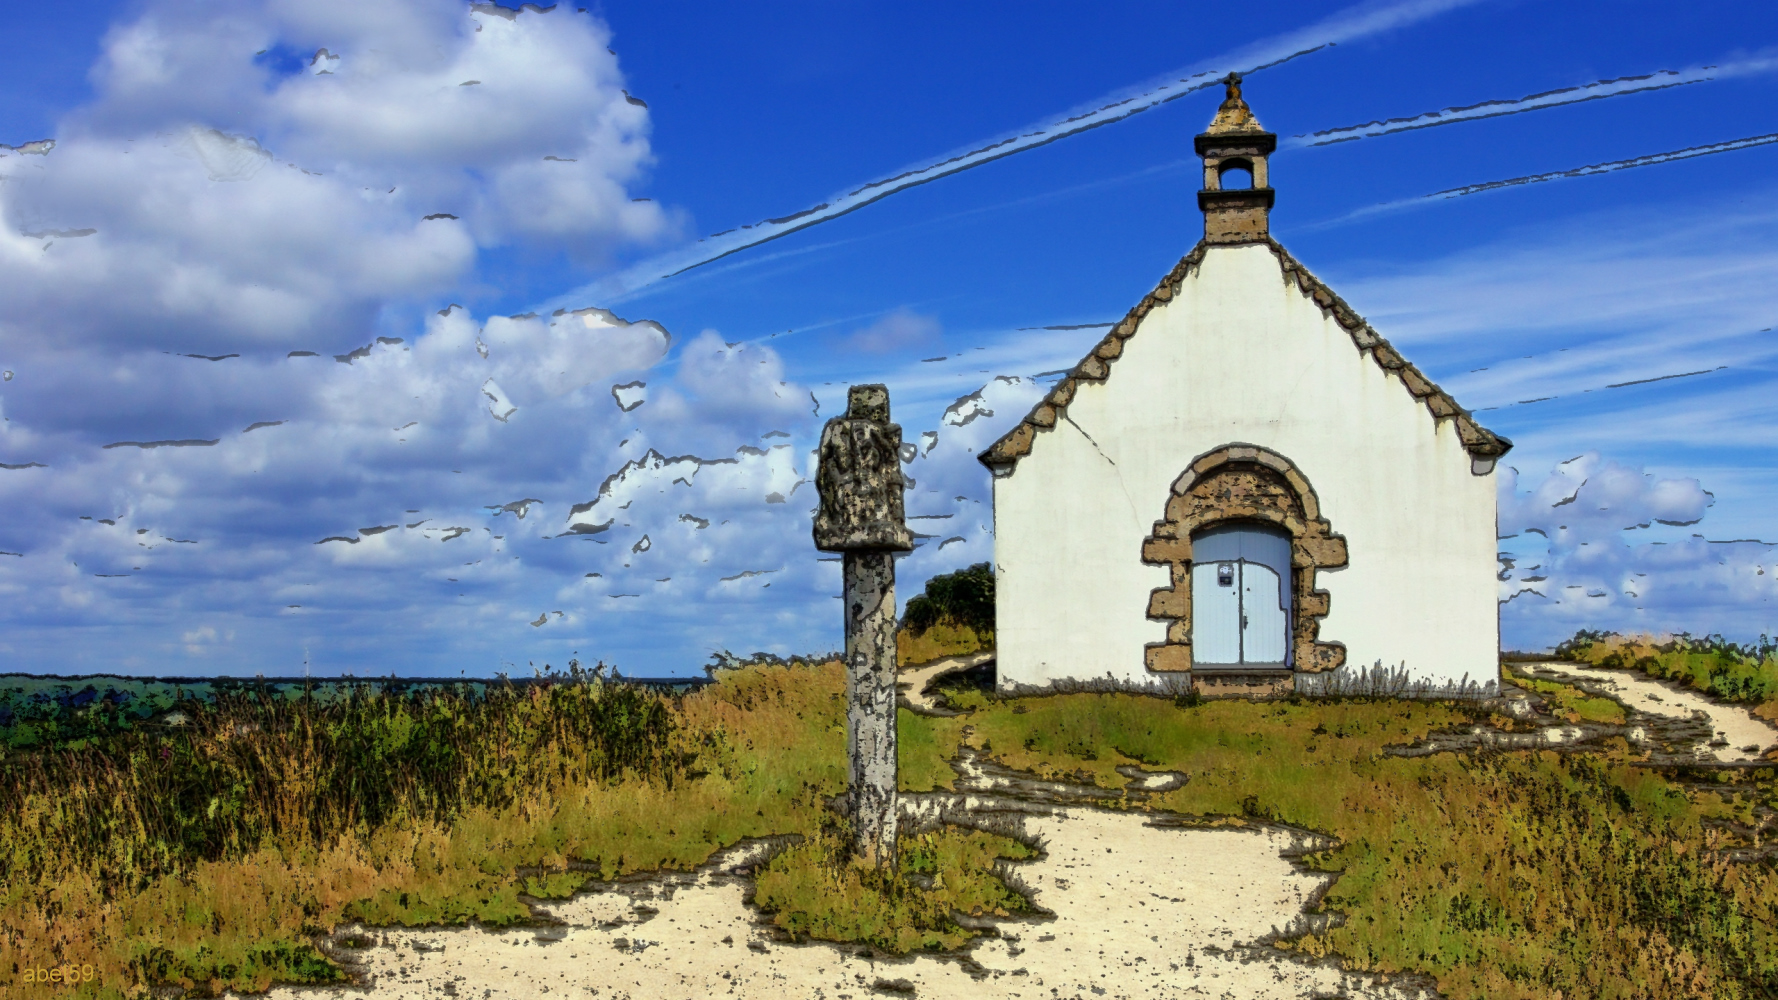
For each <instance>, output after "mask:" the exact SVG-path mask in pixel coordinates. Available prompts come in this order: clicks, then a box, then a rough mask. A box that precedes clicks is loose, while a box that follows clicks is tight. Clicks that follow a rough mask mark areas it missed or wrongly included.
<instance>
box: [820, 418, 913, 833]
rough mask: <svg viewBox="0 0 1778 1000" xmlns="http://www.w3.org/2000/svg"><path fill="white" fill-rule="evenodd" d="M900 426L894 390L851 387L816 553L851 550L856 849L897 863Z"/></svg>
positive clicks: (835, 429) (850, 727) (828, 441)
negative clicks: (892, 404) (892, 402)
mask: <svg viewBox="0 0 1778 1000" xmlns="http://www.w3.org/2000/svg"><path fill="white" fill-rule="evenodd" d="M905 485H906V480H905V479H904V478H903V476H902V474H901V428H900V427H898V426H896V425H895V424H892V423H890V422H889V390H888V388H887V387H885V386H882V385H859V386H853V387H852V390H851V393H850V396H849V398H848V405H847V408H846V413H845V415H844V416H839V417H835V418H833V419H832V420H829V421H828V422H827V426H826V427H825V428H823V429H822V431H821V453H820V462H819V466H818V468H817V470H816V473H815V486H816V488H817V489H818V490H819V491H820V494H821V508H820V510H819V511H817V513H816V515H815V532H814V534H815V547H816V548H818V549H821V550H822V551H824V552H840V553H844V570H845V577H846V579H845V593H844V598H845V600H844V604H845V616H846V735H847V753H848V755H849V757H850V764H851V783H850V786H849V787H848V789H847V801H848V803H849V805H850V809H849V811H850V813H851V816H850V819H851V821H852V834H853V844H852V849H853V852H854V853H855V854H856V855H857V856H858V857H860V858H863V859H864V860H865V861H867V862H869V863H870V864H873V865H876V866H878V867H893V865H894V863H895V818H896V817H895V812H896V804H895V765H896V747H895V557H894V553H896V552H906V551H908V550H910V549H912V548H913V547H914V541H913V536H912V535H911V534H909V532H908V529H907V522H906V520H905V518H904V517H903V507H902V490H903V489H904V488H905Z"/></svg>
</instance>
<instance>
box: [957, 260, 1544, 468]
mask: <svg viewBox="0 0 1778 1000" xmlns="http://www.w3.org/2000/svg"><path fill="white" fill-rule="evenodd" d="M1264 242H1265V244H1266V246H1268V247H1269V248H1270V249H1271V251H1272V254H1273V256H1275V257H1277V258H1278V264H1279V266H1280V268H1281V269H1282V271H1283V276H1284V281H1285V283H1286V284H1294V285H1296V286H1297V288H1298V289H1299V290H1300V291H1301V292H1302V293H1303V294H1304V295H1305V296H1307V297H1308V298H1310V299H1313V300H1314V302H1315V304H1316V305H1318V306H1320V307H1321V311H1322V312H1323V313H1324V314H1327V315H1330V316H1332V317H1333V320H1334V322H1336V323H1338V324H1340V327H1341V328H1342V329H1344V330H1345V331H1346V332H1347V333H1348V334H1349V335H1351V337H1352V343H1353V345H1354V346H1356V347H1357V348H1358V349H1359V351H1360V352H1361V353H1368V354H1369V355H1370V356H1371V360H1373V361H1375V362H1376V364H1377V367H1379V368H1382V369H1383V370H1384V371H1385V372H1392V373H1394V374H1395V375H1396V376H1398V377H1399V378H1400V379H1401V382H1402V385H1403V387H1404V388H1406V389H1407V391H1408V393H1409V394H1410V395H1412V396H1413V397H1414V398H1416V399H1418V400H1420V401H1421V402H1422V403H1423V404H1425V406H1426V408H1427V409H1428V410H1429V411H1430V412H1431V413H1432V416H1433V418H1434V420H1435V421H1436V420H1447V419H1450V420H1456V421H1457V436H1458V439H1459V440H1461V441H1462V442H1463V447H1464V449H1465V450H1467V451H1468V452H1469V453H1470V455H1471V456H1473V457H1475V458H1481V459H1497V458H1499V457H1500V456H1502V455H1504V454H1506V453H1507V451H1508V450H1509V449H1511V448H1512V442H1511V441H1509V440H1507V439H1506V438H1503V437H1501V436H1500V435H1498V434H1495V433H1494V432H1493V431H1490V430H1488V429H1487V428H1486V427H1483V426H1482V425H1481V424H1478V423H1476V421H1475V418H1474V417H1473V416H1471V415H1470V412H1469V411H1468V410H1465V409H1464V408H1463V407H1461V406H1459V405H1457V401H1456V400H1455V399H1452V398H1451V395H1450V394H1449V393H1447V392H1445V391H1444V390H1443V389H1440V388H1439V387H1438V386H1437V385H1436V384H1435V383H1433V382H1432V380H1430V379H1428V378H1427V377H1426V376H1424V375H1422V374H1421V373H1420V370H1419V369H1418V368H1415V367H1414V366H1413V365H1411V364H1409V363H1408V362H1407V360H1406V359H1405V358H1403V357H1402V356H1401V354H1400V353H1399V352H1397V351H1396V350H1395V348H1394V347H1391V346H1390V344H1389V341H1387V340H1385V339H1384V338H1383V336H1382V335H1381V334H1379V333H1377V331H1376V330H1373V329H1372V328H1371V325H1370V324H1369V323H1366V322H1365V321H1364V318H1363V317H1361V316H1359V315H1358V313H1356V312H1354V311H1353V310H1352V307H1351V306H1348V305H1347V304H1346V302H1345V300H1344V299H1342V298H1340V297H1339V296H1338V295H1336V294H1334V291H1333V289H1331V288H1328V287H1327V285H1326V284H1324V283H1323V282H1322V281H1321V279H1319V278H1317V277H1315V276H1314V275H1313V274H1311V273H1310V272H1309V269H1308V268H1306V267H1304V266H1303V265H1302V264H1301V263H1299V262H1298V261H1297V260H1296V258H1294V257H1292V256H1291V255H1290V252H1289V251H1287V250H1285V249H1284V247H1283V245H1281V244H1280V243H1279V242H1278V241H1277V240H1275V239H1273V238H1271V237H1270V236H1267V237H1265V239H1264ZM1213 245H1216V246H1221V245H1224V244H1211V243H1208V242H1206V241H1199V243H1198V245H1197V246H1195V247H1193V248H1192V249H1191V252H1190V253H1188V254H1186V255H1185V256H1184V257H1181V258H1180V259H1179V263H1178V264H1176V265H1174V267H1173V270H1172V271H1170V272H1168V274H1167V276H1166V277H1165V278H1162V279H1161V282H1160V284H1159V285H1156V286H1155V289H1154V291H1152V292H1149V293H1148V294H1147V295H1145V296H1143V297H1142V301H1141V302H1138V303H1136V306H1135V308H1133V309H1131V310H1130V311H1129V312H1128V313H1127V314H1125V316H1124V318H1123V319H1122V320H1120V321H1119V322H1118V323H1117V324H1116V325H1114V326H1113V327H1112V328H1111V331H1110V332H1109V333H1107V334H1106V335H1105V336H1104V338H1103V339H1101V340H1100V341H1099V343H1098V344H1097V345H1095V346H1094V347H1093V349H1092V350H1091V351H1089V352H1087V356H1086V357H1084V358H1082V359H1081V361H1080V363H1079V364H1077V365H1075V366H1074V368H1073V369H1071V370H1070V371H1069V372H1068V374H1067V376H1066V377H1064V378H1063V379H1062V381H1060V382H1058V383H1056V385H1055V387H1054V388H1052V389H1051V390H1050V391H1049V394H1048V395H1046V396H1045V397H1044V398H1043V399H1042V400H1040V401H1039V402H1038V403H1037V405H1036V406H1033V407H1032V408H1031V412H1030V413H1027V414H1026V415H1025V419H1023V420H1021V421H1020V422H1019V423H1018V425H1017V426H1015V427H1014V428H1013V429H1012V430H1010V431H1007V432H1006V433H1005V434H1003V435H1001V437H1000V439H999V440H997V441H995V442H994V443H993V444H991V445H989V446H988V448H987V450H986V451H983V452H982V453H981V454H980V455H977V456H976V459H977V460H978V461H980V462H981V463H982V464H983V465H986V466H988V467H989V468H994V467H996V466H1010V465H1015V464H1016V463H1017V462H1018V460H1019V459H1021V458H1024V457H1025V456H1026V455H1029V454H1030V453H1031V445H1032V442H1034V441H1035V440H1036V438H1037V432H1038V431H1040V430H1048V429H1049V428H1052V427H1054V426H1055V425H1056V421H1057V420H1060V419H1062V418H1063V416H1064V415H1065V414H1066V413H1067V410H1068V404H1069V403H1071V402H1073V400H1074V393H1075V390H1076V389H1077V388H1079V386H1080V383H1082V382H1103V381H1104V380H1105V379H1106V377H1107V376H1108V375H1110V373H1111V364H1112V362H1114V361H1116V360H1117V359H1118V357H1119V356H1120V355H1122V354H1123V352H1124V341H1126V340H1128V339H1130V338H1131V337H1132V336H1134V335H1135V333H1136V330H1137V328H1138V327H1139V326H1140V325H1141V324H1142V320H1143V319H1144V318H1146V317H1147V316H1148V313H1149V312H1150V310H1152V309H1154V308H1155V307H1156V306H1157V305H1159V304H1161V303H1164V302H1171V301H1172V300H1173V296H1174V295H1176V294H1178V292H1179V286H1180V284H1181V283H1182V282H1183V281H1184V280H1185V279H1186V277H1187V276H1189V275H1190V274H1191V272H1192V271H1194V270H1196V269H1197V267H1198V265H1199V264H1201V263H1203V260H1204V253H1205V252H1206V251H1207V250H1209V248H1210V247H1211V246H1213Z"/></svg>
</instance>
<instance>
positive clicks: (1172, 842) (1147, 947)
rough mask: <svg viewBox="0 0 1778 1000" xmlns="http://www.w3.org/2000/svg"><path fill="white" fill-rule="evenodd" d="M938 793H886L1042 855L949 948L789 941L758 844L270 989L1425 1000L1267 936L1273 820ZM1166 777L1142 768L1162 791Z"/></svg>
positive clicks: (620, 996) (281, 996)
mask: <svg viewBox="0 0 1778 1000" xmlns="http://www.w3.org/2000/svg"><path fill="white" fill-rule="evenodd" d="M961 770H962V771H963V775H962V777H961V778H960V779H959V781H958V789H959V790H958V791H957V792H955V793H936V794H931V795H910V796H905V797H904V798H905V809H906V813H907V816H908V820H909V821H910V822H922V821H923V822H934V821H938V820H941V819H943V820H948V821H957V822H963V823H966V824H967V823H971V822H972V821H973V822H976V823H982V822H986V823H989V824H991V825H999V826H1001V827H1002V828H1004V827H1005V826H1006V825H1007V824H1012V825H1014V826H1016V827H1018V828H1020V829H1022V831H1023V832H1024V833H1025V834H1027V835H1035V836H1036V837H1038V838H1040V842H1041V843H1042V844H1043V845H1044V854H1043V856H1042V857H1040V858H1038V859H1036V860H1033V861H1029V862H1023V863H1019V864H1017V865H1015V866H1013V867H1014V871H1015V872H1016V877H1017V878H1018V879H1019V880H1020V881H1022V882H1023V883H1024V885H1025V887H1026V888H1027V889H1028V890H1029V891H1030V893H1031V896H1032V898H1033V900H1034V901H1035V902H1036V904H1037V905H1038V906H1039V907H1041V908H1042V909H1043V910H1045V911H1048V913H1047V914H1046V915H1044V916H1041V917H1032V918H1024V919H1008V920H994V921H981V922H980V923H981V924H982V926H984V927H985V928H987V933H986V934H985V935H984V936H983V937H982V938H981V939H979V940H978V941H977V942H976V943H975V945H974V947H972V948H970V949H968V950H966V951H965V952H962V953H960V954H954V955H935V954H917V955H910V956H906V957H902V958H894V957H889V956H884V955H880V954H877V953H875V952H873V951H872V950H871V949H869V948H865V947H860V946H857V945H832V944H825V943H821V942H807V943H801V944H793V943H790V942H789V941H787V940H785V938H784V936H783V934H782V933H781V932H779V931H778V929H777V928H776V927H774V926H772V924H771V922H770V919H769V918H767V917H765V916H763V915H762V914H760V913H759V911H757V910H755V909H754V908H753V907H751V906H750V905H748V903H747V899H746V894H747V889H748V885H749V882H750V879H749V877H748V873H749V872H750V871H751V870H752V868H753V867H754V866H755V865H757V864H759V862H760V860H761V859H762V857H763V856H764V853H765V850H766V848H765V847H764V845H759V844H754V845H750V846H742V847H739V848H735V849H732V850H729V851H726V852H724V853H722V854H720V855H718V856H717V857H716V858H714V859H712V861H711V863H710V864H708V865H706V866H705V867H704V868H702V869H700V870H699V871H698V872H696V873H690V874H671V875H661V876H654V877H649V878H646V879H636V880H629V881H625V882H620V883H618V884H616V885H612V886H609V887H607V888H605V889H604V890H603V891H597V892H588V893H583V894H581V895H579V896H577V897H575V898H574V899H571V900H567V901H564V902H560V903H556V904H551V905H549V906H548V907H540V908H539V910H540V912H541V913H546V914H547V916H548V917H549V918H551V919H553V920H555V921H559V924H557V925H555V926H550V927H545V928H541V929H539V928H527V929H520V930H507V931H487V930H482V929H479V928H468V929H450V930H417V931H410V930H383V929H347V930H346V931H344V932H342V934H341V935H337V936H336V939H338V938H339V937H344V936H346V935H347V934H350V933H352V932H353V931H354V930H356V932H358V933H361V934H363V935H364V937H365V938H367V939H369V941H371V942H372V943H371V944H370V946H369V947H365V948H362V949H359V950H357V951H356V952H355V954H356V958H357V968H356V970H355V971H356V972H357V973H358V974H359V975H360V977H361V979H362V982H363V985H362V986H356V987H342V988H323V989H297V988H280V989H275V990H273V991H272V992H271V994H270V995H271V997H273V998H276V1000H298V998H313V997H317V996H326V997H332V996H338V997H342V998H344V997H369V998H371V1000H396V998H415V1000H418V998H422V997H425V998H432V997H439V996H452V997H463V998H471V997H473V998H483V1000H493V998H497V997H540V996H554V995H562V996H568V997H597V998H601V1000H680V998H685V1000H702V998H704V997H711V996H721V997H740V998H765V1000H802V998H819V1000H866V998H870V997H884V996H887V997H895V996H901V997H928V998H950V997H954V998H959V1000H961V998H971V1000H974V998H980V997H1008V998H1032V1000H1039V998H1041V1000H1066V998H1076V997H1078V998H1082V1000H1098V998H1105V1000H1119V998H1163V997H1166V998H1171V997H1205V998H1220V997H1241V998H1249V997H1251V998H1273V1000H1298V998H1310V997H1315V998H1333V997H1342V998H1387V1000H1408V998H1419V1000H1427V998H1432V997H1435V996H1436V994H1435V993H1434V992H1433V991H1432V990H1430V989H1429V988H1426V987H1425V986H1424V984H1421V983H1417V982H1413V981H1407V980H1402V979H1399V978H1397V979H1395V980H1394V981H1392V982H1386V981H1384V978H1383V977H1374V976H1360V975H1352V974H1348V973H1345V972H1342V971H1341V970H1340V969H1339V968H1338V967H1337V966H1336V965H1334V964H1333V963H1330V962H1314V961H1309V960H1305V959H1303V958H1302V957H1300V956H1298V955H1296V954H1295V953H1292V952H1287V951H1283V950H1280V949H1277V948H1273V947H1271V946H1269V944H1268V943H1267V942H1268V941H1270V940H1271V939H1273V938H1274V937H1276V936H1277V935H1279V934H1280V933H1281V932H1286V931H1288V932H1292V933H1300V932H1301V931H1302V930H1304V929H1307V928H1308V927H1309V926H1312V925H1311V924H1310V923H1309V921H1312V920H1314V919H1316V918H1313V917H1311V916H1309V915H1308V914H1307V913H1306V912H1305V906H1306V905H1307V904H1308V903H1309V902H1310V901H1311V900H1312V899H1313V898H1314V897H1315V896H1316V895H1317V894H1318V893H1319V892H1320V891H1322V890H1323V889H1324V888H1325V886H1326V885H1327V883H1328V881H1329V877H1328V876H1325V875H1320V874H1316V873H1312V872H1308V871H1305V870H1302V869H1300V868H1299V867H1297V866H1296V865H1295V864H1294V863H1293V862H1292V861H1291V858H1292V857H1294V856H1297V855H1300V854H1302V853H1304V852H1307V851H1311V850H1316V849H1319V848H1320V847H1322V846H1324V845H1323V844H1322V842H1321V840H1320V838H1318V837H1314V836H1312V835H1307V834H1303V833H1300V832H1298V831H1293V830H1289V829H1283V828H1275V827H1268V828H1249V829H1239V830H1236V829H1218V830H1205V829H1188V828H1184V827H1181V826H1179V825H1177V823H1173V822H1169V820H1168V817H1165V816H1156V815H1154V814H1148V813H1141V812H1135V811H1110V810H1104V809H1098V808H1094V807H1091V806H1085V805H1080V804H1079V803H1080V802H1083V801H1086V800H1089V799H1091V798H1092V797H1094V795H1095V794H1102V793H1095V792H1093V791H1092V790H1090V789H1085V788H1079V787H1075V786H1066V785H1059V784H1052V783H1047V782H1039V781H1035V780H1032V779H1030V778H1028V777H1024V776H1018V775H1012V774H1010V773H1007V772H1001V771H991V772H989V771H984V769H983V768H982V767H980V766H977V765H976V764H975V762H974V761H973V760H970V759H966V760H965V761H964V762H963V765H962V768H961ZM1182 779H1183V776H1174V775H1154V776H1150V779H1149V780H1148V781H1146V782H1145V783H1144V784H1146V785H1147V786H1149V787H1152V788H1156V789H1159V788H1163V787H1168V786H1171V785H1172V784H1174V783H1175V782H1176V781H1178V780H1182Z"/></svg>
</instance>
